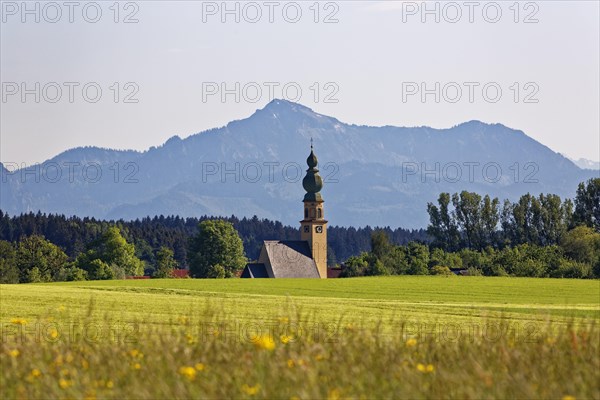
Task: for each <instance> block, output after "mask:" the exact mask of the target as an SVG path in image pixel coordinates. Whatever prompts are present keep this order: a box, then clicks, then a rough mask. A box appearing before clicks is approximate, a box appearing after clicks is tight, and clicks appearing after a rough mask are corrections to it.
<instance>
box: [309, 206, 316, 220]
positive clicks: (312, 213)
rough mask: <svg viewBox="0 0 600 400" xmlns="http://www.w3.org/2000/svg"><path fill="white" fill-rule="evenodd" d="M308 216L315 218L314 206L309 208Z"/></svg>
mask: <svg viewBox="0 0 600 400" xmlns="http://www.w3.org/2000/svg"><path fill="white" fill-rule="evenodd" d="M310 217H311V218H315V209H314V208H311V209H310Z"/></svg>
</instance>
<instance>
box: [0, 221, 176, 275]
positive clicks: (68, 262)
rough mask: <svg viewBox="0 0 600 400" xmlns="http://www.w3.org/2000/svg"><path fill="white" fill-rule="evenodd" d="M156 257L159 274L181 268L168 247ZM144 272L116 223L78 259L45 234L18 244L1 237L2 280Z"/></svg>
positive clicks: (130, 245) (79, 255)
mask: <svg viewBox="0 0 600 400" xmlns="http://www.w3.org/2000/svg"><path fill="white" fill-rule="evenodd" d="M156 258H157V260H158V262H157V266H158V268H157V269H156V273H155V276H157V277H167V276H169V275H170V274H171V271H172V270H173V269H174V268H176V267H177V263H176V262H175V260H174V259H173V252H172V251H171V250H170V249H168V248H166V247H163V248H160V249H159V250H158V251H157V254H156ZM143 274H144V262H143V261H142V260H140V259H139V258H138V257H137V256H136V255H135V246H134V245H133V244H131V243H127V241H126V240H125V238H124V237H123V236H122V235H121V231H120V230H119V228H117V227H116V226H111V227H108V228H107V230H106V231H105V232H104V233H103V234H102V235H101V236H100V237H99V238H98V239H96V240H93V241H92V242H90V243H89V244H88V246H87V248H86V251H83V252H81V253H79V254H78V255H77V257H76V258H74V259H70V258H69V256H68V255H67V254H66V253H65V252H64V251H63V249H61V248H60V247H59V246H57V245H55V244H54V243H52V242H50V241H48V240H47V239H45V238H44V237H43V236H41V235H31V236H27V237H25V238H23V239H22V240H20V241H19V242H15V243H11V242H8V241H5V240H0V283H19V282H22V283H23V282H57V281H82V280H87V279H90V280H103V279H123V278H125V277H126V276H140V275H143Z"/></svg>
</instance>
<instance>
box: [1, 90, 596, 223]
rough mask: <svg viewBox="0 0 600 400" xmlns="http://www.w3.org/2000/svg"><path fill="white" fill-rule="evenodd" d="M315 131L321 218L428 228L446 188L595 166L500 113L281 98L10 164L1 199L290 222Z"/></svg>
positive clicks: (8, 207)
mask: <svg viewBox="0 0 600 400" xmlns="http://www.w3.org/2000/svg"><path fill="white" fill-rule="evenodd" d="M311 137H312V138H314V143H315V152H316V154H317V156H318V157H319V167H320V169H321V175H322V176H323V178H324V180H325V187H324V189H323V192H322V193H323V197H324V199H325V202H326V217H327V219H328V220H330V221H331V223H332V224H336V225H346V226H348V225H353V226H365V225H371V226H374V225H379V226H387V225H389V226H393V227H395V226H402V227H405V228H421V227H425V226H426V224H427V221H428V217H427V213H426V203H427V202H428V201H434V200H435V199H436V198H437V195H438V194H439V193H440V192H442V191H449V192H457V191H461V190H470V191H476V192H480V193H489V194H490V195H493V196H498V197H500V198H509V199H511V200H516V199H517V198H518V197H519V196H520V195H522V194H524V193H526V192H531V193H536V194H537V193H541V192H544V193H556V194H559V195H561V196H562V197H573V196H574V193H575V189H576V187H577V184H578V183H579V182H581V181H584V180H587V179H589V178H590V177H594V176H598V173H597V171H592V170H582V169H580V168H579V167H577V166H576V165H575V164H574V163H573V162H571V161H570V160H568V159H567V158H565V157H563V156H562V155H560V154H558V153H555V152H553V151H552V150H550V149H549V148H547V147H546V146H544V145H542V144H540V143H539V142H537V141H535V140H533V139H532V138H530V137H528V136H527V135H525V134H524V133H523V132H522V131H518V130H514V129H510V128H507V127H505V126H503V125H501V124H493V125H490V124H485V123H482V122H478V121H470V122H466V123H463V124H460V125H458V126H455V127H452V128H449V129H432V128H428V127H417V128H401V127H393V126H384V127H369V126H356V125H348V124H345V123H343V122H340V121H338V120H337V119H335V118H333V117H328V116H325V115H321V114H317V113H315V112H313V111H312V110H311V109H309V108H307V107H304V106H302V105H300V104H296V103H291V102H288V101H284V100H274V101H272V102H271V103H269V104H268V105H267V106H266V107H264V108H263V109H261V110H257V111H256V112H255V113H254V114H253V115H252V116H250V117H249V118H246V119H243V120H238V121H232V122H230V123H229V124H227V126H225V127H222V128H218V129H212V130H209V131H205V132H202V133H199V134H196V135H192V136H190V137H188V138H186V139H180V138H179V137H173V138H171V139H169V140H168V141H167V142H166V143H165V144H163V145H162V146H159V147H152V148H150V149H149V150H148V151H145V152H134V151H116V150H107V149H98V148H93V147H88V148H77V149H72V150H68V151H66V152H64V153H61V154H60V155H58V156H56V157H54V158H53V159H51V160H48V161H46V162H45V163H44V164H42V165H37V166H34V167H31V168H29V169H28V171H26V170H17V171H16V172H14V173H8V172H7V171H3V179H2V181H1V184H0V187H1V189H2V190H1V194H0V203H1V204H0V205H1V208H2V209H3V210H4V211H6V212H8V213H9V214H12V215H14V214H18V213H21V212H26V211H37V210H42V211H44V212H52V213H61V214H67V215H71V214H76V215H79V216H94V217H97V218H109V219H118V218H124V219H135V218H139V217H144V216H147V215H151V216H152V215H161V214H162V215H179V216H182V217H197V216H201V215H222V216H230V215H232V214H235V215H238V216H253V215H258V216H259V217H261V218H269V219H272V220H279V221H281V222H283V223H284V224H291V225H293V226H295V225H296V224H297V221H298V220H299V219H300V217H301V208H302V207H301V204H300V202H301V200H302V196H303V189H302V185H301V179H302V176H303V174H304V170H305V169H306V164H305V160H306V157H307V155H308V153H309V144H310V138H311ZM5 167H6V168H7V169H8V171H14V169H15V168H14V165H12V166H11V165H10V163H8V162H6V163H5ZM59 173H60V174H59ZM100 173H101V174H100ZM36 178H39V179H38V182H36Z"/></svg>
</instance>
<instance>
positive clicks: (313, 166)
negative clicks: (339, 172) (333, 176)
mask: <svg viewBox="0 0 600 400" xmlns="http://www.w3.org/2000/svg"><path fill="white" fill-rule="evenodd" d="M310 142H311V143H310V155H309V156H308V158H307V159H306V164H308V169H307V170H306V176H305V177H304V179H302V186H303V187H304V190H306V194H305V195H304V200H303V201H317V202H322V201H323V198H322V197H321V193H319V192H320V191H321V189H323V179H321V176H320V175H319V169H318V168H317V165H318V163H319V161H318V160H317V156H316V155H315V153H314V151H313V145H312V139H311V140H310Z"/></svg>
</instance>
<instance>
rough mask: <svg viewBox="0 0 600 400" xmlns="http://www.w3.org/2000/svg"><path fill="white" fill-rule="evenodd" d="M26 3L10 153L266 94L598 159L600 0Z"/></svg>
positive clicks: (6, 22) (5, 85) (6, 108)
mask: <svg viewBox="0 0 600 400" xmlns="http://www.w3.org/2000/svg"><path fill="white" fill-rule="evenodd" d="M22 4H23V3H22V2H20V1H18V2H2V25H1V38H0V42H1V62H0V67H1V77H0V78H1V81H2V99H1V100H2V102H1V103H0V105H1V107H2V109H1V115H0V117H1V125H0V128H1V138H0V145H1V147H0V160H1V161H4V162H25V163H33V162H40V161H44V160H46V159H48V158H50V157H52V156H54V155H56V154H58V153H60V152H62V151H64V150H66V149H69V148H72V147H76V146H84V145H94V146H102V147H110V148H119V149H138V150H144V149H147V148H148V147H150V146H154V145H160V144H162V143H163V142H164V141H165V140H167V139H168V138H169V137H171V136H173V135H179V136H181V137H186V136H189V135H191V134H194V133H197V132H200V131H202V130H205V129H208V128H212V127H218V126H222V125H224V124H226V123H227V122H229V121H231V120H234V119H241V118H245V117H247V116H249V115H250V114H251V113H252V112H254V111H255V110H256V109H257V108H262V107H263V106H264V105H265V104H266V103H267V102H268V101H269V100H270V97H271V96H270V95H271V93H270V92H272V94H273V95H274V97H277V98H282V97H283V98H288V99H290V100H296V101H298V102H300V103H302V104H304V105H307V106H309V107H311V108H313V109H314V110H315V111H317V112H320V113H322V114H327V115H332V116H335V117H337V118H338V119H340V120H342V121H344V122H348V123H355V124H367V125H398V126H420V125H428V126H433V127H437V128H443V127H450V126H453V125H456V124H459V123H461V122H464V121H468V120H473V119H477V120H482V121H485V122H490V123H494V122H500V123H502V124H505V125H507V126H509V127H512V128H517V129H521V130H523V131H524V132H525V133H526V134H528V135H529V136H531V137H533V138H535V139H536V140H538V141H540V142H542V143H543V144H545V145H547V146H548V147H550V148H551V149H552V150H555V151H558V152H561V153H563V154H567V155H569V156H571V157H575V158H579V157H584V158H588V159H592V160H596V161H598V160H599V159H600V122H599V109H600V103H599V96H600V95H599V86H600V82H599V71H600V61H599V48H600V43H599V37H600V32H599V20H600V8H599V2H597V1H581V2H574V1H568V2H566V1H565V2H559V1H539V2H520V3H517V4H516V6H515V5H514V2H513V1H508V2H496V3H494V2H475V3H474V5H473V6H469V5H466V3H465V2H461V1H460V2H454V3H452V2H451V3H448V2H431V1H430V2H427V4H426V6H425V7H427V10H430V11H432V12H431V13H424V9H423V5H422V3H421V2H416V3H414V2H406V1H405V2H392V1H386V2H358V1H343V2H320V3H317V4H316V5H315V4H314V2H313V1H309V2H298V3H293V2H262V1H259V2H254V3H244V2H240V3H236V2H229V3H227V9H228V10H230V11H231V10H232V12H231V13H226V12H223V11H224V10H223V7H222V2H220V1H219V2H200V1H197V2H195V1H182V2H171V1H170V2H162V1H141V2H140V1H138V2H129V3H126V2H122V3H119V4H118V7H115V6H113V2H112V1H109V2H97V3H93V2H79V3H78V5H77V6H74V7H73V8H72V9H70V8H69V7H68V6H65V5H64V4H63V2H62V1H59V2H57V3H37V2H30V3H27V4H28V8H29V10H30V11H32V12H31V13H27V10H23V8H22ZM57 5H58V6H57ZM436 10H437V11H436ZM98 11H100V12H101V15H99V16H97V15H98V14H97V12H98ZM117 11H118V12H117ZM225 11H226V10H225ZM317 11H318V12H317ZM299 12H300V13H301V14H299ZM36 13H37V15H36ZM70 14H71V15H70ZM36 17H39V22H36V21H35V19H36ZM236 18H238V19H239V22H236V20H235V19H236ZM436 18H437V19H438V21H436ZM70 19H72V22H70ZM115 19H116V20H117V21H118V22H115ZM223 19H225V22H223V21H222V20H223ZM270 19H271V20H272V22H270ZM23 20H24V22H23ZM95 20H97V22H93V21H95ZM125 20H128V21H130V22H132V23H125V22H124V21H125ZM135 20H137V22H135ZM315 20H316V22H315ZM423 20H424V21H423ZM52 21H56V22H52ZM294 21H295V22H294ZM325 21H327V22H328V23H326V22H325ZM515 21H517V22H515ZM36 82H39V86H37V87H36ZM236 82H239V90H236ZM284 86H285V88H286V92H284V91H283V87H284ZM84 87H85V90H84ZM98 88H99V89H100V90H101V91H102V93H101V95H99V96H97V94H96V91H97V90H98ZM222 88H223V89H227V90H229V92H228V94H226V96H225V98H224V99H222V97H221V94H222V93H221V89H222ZM23 89H24V90H26V91H28V92H23ZM257 89H258V90H260V92H259V91H258V90H257ZM298 89H300V91H301V93H299V92H297V91H298ZM423 89H425V90H426V91H427V92H425V96H424V98H422V96H421V95H422V94H423ZM59 90H60V92H59ZM498 90H500V91H501V93H499V92H498ZM70 92H72V93H70ZM215 92H217V93H215ZM24 93H25V94H24ZM71 95H72V96H71ZM36 96H38V97H39V99H36ZM236 96H239V98H238V99H236ZM70 97H71V98H70ZM436 97H438V98H437V99H436ZM38 100H39V102H36V101H38ZM115 100H116V103H115ZM136 100H137V103H131V102H129V101H136ZM436 100H437V101H438V102H436ZM334 101H337V102H334Z"/></svg>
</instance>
